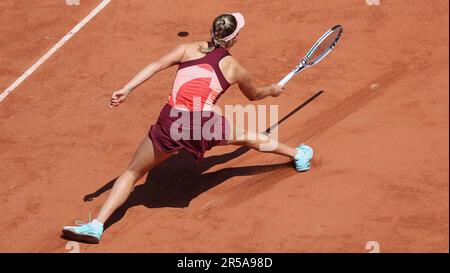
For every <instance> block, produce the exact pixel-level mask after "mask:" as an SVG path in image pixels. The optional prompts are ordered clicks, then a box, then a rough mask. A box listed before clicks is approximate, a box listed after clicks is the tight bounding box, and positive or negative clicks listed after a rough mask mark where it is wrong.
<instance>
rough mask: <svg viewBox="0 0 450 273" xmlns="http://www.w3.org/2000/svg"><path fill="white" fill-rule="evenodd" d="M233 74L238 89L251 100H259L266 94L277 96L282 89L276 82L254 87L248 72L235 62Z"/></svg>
mask: <svg viewBox="0 0 450 273" xmlns="http://www.w3.org/2000/svg"><path fill="white" fill-rule="evenodd" d="M234 75H235V78H236V82H237V84H238V86H239V89H240V90H241V91H242V93H244V95H245V96H246V97H247V98H248V99H249V100H251V101H255V100H261V99H264V98H266V97H268V96H273V97H278V96H279V95H280V94H281V92H282V91H283V90H284V86H281V85H277V84H271V85H269V86H262V87H255V86H254V85H253V83H252V77H251V75H250V73H249V72H248V71H247V70H246V69H245V68H244V67H242V66H241V65H240V64H238V63H237V62H236V63H235V66H234Z"/></svg>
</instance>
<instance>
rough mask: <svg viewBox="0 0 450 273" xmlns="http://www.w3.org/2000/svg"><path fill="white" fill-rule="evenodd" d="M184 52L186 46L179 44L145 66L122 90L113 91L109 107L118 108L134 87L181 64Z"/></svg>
mask: <svg viewBox="0 0 450 273" xmlns="http://www.w3.org/2000/svg"><path fill="white" fill-rule="evenodd" d="M185 51H186V45H185V44H181V45H179V46H177V47H176V48H174V49H173V50H172V51H170V52H169V53H167V54H166V55H164V56H162V57H161V58H160V59H158V60H157V61H154V62H152V63H150V64H149V65H147V66H146V67H145V68H144V69H142V70H141V71H140V72H139V73H138V74H137V75H136V76H135V77H134V78H133V79H132V80H131V81H130V82H129V83H127V84H126V85H125V86H124V87H123V88H121V89H119V90H117V91H115V92H114V93H113V94H112V97H111V102H110V104H109V105H110V107H111V108H112V107H113V106H114V107H117V106H119V104H121V103H122V102H124V101H125V100H126V99H127V97H128V94H130V93H131V91H133V90H134V89H135V88H136V87H138V86H139V85H141V84H142V83H144V82H145V81H147V80H148V79H150V78H151V77H152V76H153V75H154V74H155V73H157V72H159V71H161V70H164V69H166V68H168V67H171V66H172V65H175V64H178V63H180V62H181V60H182V58H183V56H184V53H185Z"/></svg>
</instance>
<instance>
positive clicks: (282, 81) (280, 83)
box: [278, 71, 295, 85]
mask: <svg viewBox="0 0 450 273" xmlns="http://www.w3.org/2000/svg"><path fill="white" fill-rule="evenodd" d="M294 75H295V73H294V72H292V71H291V72H290V73H289V74H287V75H286V76H285V77H284V78H283V79H282V80H281V81H280V82H279V83H278V85H285V84H286V83H287V82H288V81H289V80H290V79H292V77H294Z"/></svg>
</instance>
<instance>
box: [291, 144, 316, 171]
mask: <svg viewBox="0 0 450 273" xmlns="http://www.w3.org/2000/svg"><path fill="white" fill-rule="evenodd" d="M297 151H298V153H297V155H296V156H295V158H294V163H295V169H296V170H297V172H305V171H307V170H309V169H310V168H311V164H310V161H311V159H312V157H313V154H314V152H313V149H312V148H311V147H309V146H307V145H305V144H301V145H300V146H298V147H297Z"/></svg>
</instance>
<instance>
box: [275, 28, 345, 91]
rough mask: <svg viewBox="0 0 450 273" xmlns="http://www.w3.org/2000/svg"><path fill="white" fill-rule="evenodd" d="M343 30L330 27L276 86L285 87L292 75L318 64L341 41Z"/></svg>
mask: <svg viewBox="0 0 450 273" xmlns="http://www.w3.org/2000/svg"><path fill="white" fill-rule="evenodd" d="M342 32H343V28H342V26H340V25H336V26H334V27H332V28H331V29H330V30H328V31H327V32H325V34H324V35H322V37H320V39H319V40H318V41H317V42H316V43H315V44H314V45H313V47H311V49H310V50H309V51H308V53H307V54H306V56H305V57H304V58H303V59H302V60H301V61H300V63H299V64H298V65H297V66H296V67H295V68H294V69H293V70H292V71H291V72H289V74H287V75H286V76H285V77H284V78H283V79H282V80H281V81H280V82H279V83H278V84H279V85H285V84H286V83H287V82H288V81H289V80H290V79H292V77H294V75H296V74H298V73H299V72H300V71H302V70H304V69H305V68H308V67H311V66H313V65H315V64H317V63H318V62H320V61H321V60H322V59H323V58H325V56H327V55H328V53H330V52H331V50H333V48H334V47H335V46H336V45H337V43H338V42H339V40H340V39H341V36H342Z"/></svg>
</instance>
